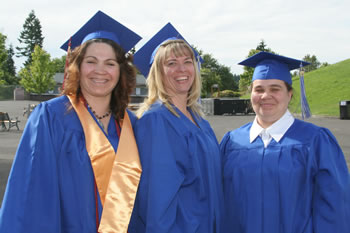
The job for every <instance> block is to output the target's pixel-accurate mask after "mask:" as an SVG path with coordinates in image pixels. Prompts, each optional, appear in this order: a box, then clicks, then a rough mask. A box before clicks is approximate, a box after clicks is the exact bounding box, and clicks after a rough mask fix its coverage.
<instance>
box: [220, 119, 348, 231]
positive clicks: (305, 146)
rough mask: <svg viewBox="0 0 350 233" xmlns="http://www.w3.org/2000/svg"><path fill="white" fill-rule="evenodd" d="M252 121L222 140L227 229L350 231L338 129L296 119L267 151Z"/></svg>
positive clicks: (345, 180) (345, 177)
mask: <svg viewBox="0 0 350 233" xmlns="http://www.w3.org/2000/svg"><path fill="white" fill-rule="evenodd" d="M251 125H252V123H249V124H247V125H244V126H242V127H241V128H239V129H237V130H234V131H231V132H228V133H227V134H226V135H225V136H224V138H223V139H222V142H221V144H220V150H221V154H222V161H223V176H224V196H225V207H226V209H225V217H226V218H225V232H226V233H230V232H232V233H237V232H239V233H257V232H259V233H330V232H331V233H349V232H350V225H349V222H350V213H349V211H350V206H349V205H350V180H349V173H348V169H347V166H346V162H345V159H344V154H343V152H342V151H341V148H340V147H339V145H338V143H337V141H336V139H335V137H334V136H333V135H332V133H331V132H330V131H329V130H328V129H325V128H320V127H318V126H315V125H313V124H311V123H307V122H304V121H300V120H298V119H296V120H295V122H294V123H293V125H292V126H291V127H290V128H289V129H288V131H287V132H286V134H285V135H284V136H283V138H282V139H281V140H280V142H279V143H277V142H276V141H274V140H273V139H272V141H271V142H270V144H269V145H268V147H267V148H265V149H264V144H263V142H262V140H261V138H260V137H257V138H256V139H255V141H253V142H252V143H250V142H249V130H250V128H251Z"/></svg>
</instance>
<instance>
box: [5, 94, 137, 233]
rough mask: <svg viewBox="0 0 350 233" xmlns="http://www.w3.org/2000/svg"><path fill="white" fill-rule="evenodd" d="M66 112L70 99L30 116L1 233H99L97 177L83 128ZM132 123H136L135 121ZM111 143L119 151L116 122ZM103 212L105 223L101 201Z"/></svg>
mask: <svg viewBox="0 0 350 233" xmlns="http://www.w3.org/2000/svg"><path fill="white" fill-rule="evenodd" d="M67 106H70V102H69V100H68V98H67V97H66V96H61V97H58V98H55V99H52V100H49V101H47V102H43V103H41V104H39V105H38V106H37V107H36V108H35V109H34V111H33V112H32V114H31V115H30V117H29V119H28V122H27V125H26V127H25V129H24V131H23V135H22V138H21V140H20V143H19V146H18V149H17V152H16V156H15V158H14V161H13V166H12V169H11V172H10V175H9V179H8V183H7V188H6V191H5V195H4V199H3V203H2V207H1V210H0V232H4V233H5V232H11V233H23V232H26V233H34V232H35V233H37V232H47V233H48V232H50V233H56V232H57V233H61V232H62V233H63V232H64V233H82V232H84V233H90V232H91V233H92V232H94V233H96V198H95V188H94V174H93V170H92V167H91V162H90V158H89V155H88V153H87V151H86V145H85V137H84V131H83V128H82V126H81V123H80V121H79V118H78V116H77V114H76V113H75V111H74V109H71V110H70V111H67ZM129 115H131V114H129ZM95 120H96V119H95ZM130 120H131V122H133V123H135V121H136V117H135V116H133V117H132V115H131V117H130ZM107 138H108V140H109V141H110V143H111V144H112V145H113V148H114V150H115V151H116V149H117V147H118V141H119V139H118V134H117V131H116V125H115V120H114V118H113V117H111V120H110V122H109V125H108V135H107ZM97 195H98V192H97ZM98 209H99V217H101V213H102V207H101V202H100V200H99V197H98Z"/></svg>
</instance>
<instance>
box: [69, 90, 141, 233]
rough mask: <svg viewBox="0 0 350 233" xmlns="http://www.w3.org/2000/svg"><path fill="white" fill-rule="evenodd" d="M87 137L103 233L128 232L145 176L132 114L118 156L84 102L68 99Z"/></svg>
mask: <svg viewBox="0 0 350 233" xmlns="http://www.w3.org/2000/svg"><path fill="white" fill-rule="evenodd" d="M68 98H69V100H70V102H71V104H72V106H73V108H74V110H75V111H76V113H77V114H78V117H79V119H80V122H81V125H82V127H83V130H84V134H85V143H86V150H87V152H88V154H89V157H90V160H91V164H92V168H93V171H94V175H95V180H96V184H97V189H98V192H99V195H100V199H101V202H102V206H103V211H102V216H101V221H100V226H99V229H98V232H100V233H117V232H118V233H126V232H127V230H128V225H129V222H130V218H131V213H132V209H133V207H134V202H135V197H136V191H137V188H138V185H139V182H140V177H141V172H142V168H141V163H140V158H139V153H138V149H137V145H136V141H135V136H134V131H133V129H132V125H131V122H130V118H129V115H128V113H127V111H125V114H124V119H123V123H122V125H121V134H120V138H119V144H118V149H117V153H115V152H114V149H113V146H112V145H111V144H110V142H109V141H108V139H107V137H106V135H105V134H104V133H103V132H102V131H101V129H100V128H99V126H98V125H97V123H96V121H95V120H94V119H93V117H92V116H91V115H90V113H89V112H88V110H87V109H86V107H85V106H84V103H83V101H82V100H79V102H78V103H76V102H75V96H68Z"/></svg>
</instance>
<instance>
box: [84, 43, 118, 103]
mask: <svg viewBox="0 0 350 233" xmlns="http://www.w3.org/2000/svg"><path fill="white" fill-rule="evenodd" d="M119 75H120V67H119V64H118V62H117V60H116V54H115V52H114V50H113V48H112V46H110V45H109V44H106V43H92V44H91V45H89V47H88V48H87V49H86V53H85V56H84V58H83V60H82V63H81V65H80V87H81V91H82V93H83V95H84V97H85V98H87V99H89V98H91V97H109V98H110V96H111V92H112V90H113V89H114V87H115V86H116V85H117V83H118V81H119Z"/></svg>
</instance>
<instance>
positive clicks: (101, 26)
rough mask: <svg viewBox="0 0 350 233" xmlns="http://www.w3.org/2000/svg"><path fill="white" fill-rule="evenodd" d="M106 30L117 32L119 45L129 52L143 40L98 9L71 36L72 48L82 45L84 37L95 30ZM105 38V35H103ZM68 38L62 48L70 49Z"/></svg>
mask: <svg viewBox="0 0 350 233" xmlns="http://www.w3.org/2000/svg"><path fill="white" fill-rule="evenodd" d="M98 31H106V32H110V33H113V34H115V36H116V37H117V38H118V41H119V45H120V46H121V47H122V48H123V49H124V50H125V52H128V51H129V50H130V49H131V48H133V47H134V46H135V45H136V44H137V42H139V41H140V40H141V37H140V36H139V35H138V34H136V33H135V32H133V31H131V30H130V29H129V28H127V27H125V26H124V25H122V24H120V23H119V22H118V21H116V20H114V19H113V18H111V17H110V16H108V15H106V14H105V13H103V12H102V11H98V12H97V13H96V14H95V15H94V16H93V17H92V18H91V19H90V20H89V21H88V22H86V23H85V24H84V25H83V26H82V27H81V28H80V29H79V30H78V31H77V32H76V33H75V34H74V35H73V36H72V37H71V49H74V48H75V47H77V46H79V45H81V43H82V41H83V40H84V38H85V37H86V36H87V35H89V34H90V33H93V32H98ZM102 38H103V37H102ZM69 40H70V39H68V40H67V41H66V42H65V43H64V44H63V45H62V46H61V49H63V50H65V51H67V50H68V44H69Z"/></svg>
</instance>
